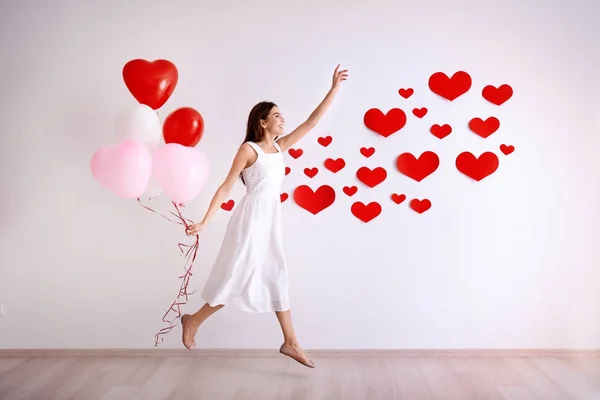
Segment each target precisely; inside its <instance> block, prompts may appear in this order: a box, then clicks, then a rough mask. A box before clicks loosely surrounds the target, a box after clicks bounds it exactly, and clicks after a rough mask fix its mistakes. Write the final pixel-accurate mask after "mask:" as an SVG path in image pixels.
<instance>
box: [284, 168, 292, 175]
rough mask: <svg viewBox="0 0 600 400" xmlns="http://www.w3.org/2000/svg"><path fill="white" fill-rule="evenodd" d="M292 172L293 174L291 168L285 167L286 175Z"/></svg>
mask: <svg viewBox="0 0 600 400" xmlns="http://www.w3.org/2000/svg"><path fill="white" fill-rule="evenodd" d="M290 172H292V170H291V169H290V167H285V174H286V175H287V174H289V173H290Z"/></svg>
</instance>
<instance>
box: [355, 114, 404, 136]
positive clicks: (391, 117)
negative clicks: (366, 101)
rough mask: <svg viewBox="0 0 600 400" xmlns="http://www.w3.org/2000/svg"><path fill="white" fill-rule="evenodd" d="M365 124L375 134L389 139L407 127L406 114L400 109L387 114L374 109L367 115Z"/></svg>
mask: <svg viewBox="0 0 600 400" xmlns="http://www.w3.org/2000/svg"><path fill="white" fill-rule="evenodd" d="M364 123H365V126H366V127H367V128H369V129H370V130H372V131H373V132H375V133H378V134H380V135H381V136H383V137H388V136H390V135H391V134H393V133H395V132H398V131H399V130H400V129H402V128H403V127H404V125H406V114H405V113H404V111H402V110H401V109H399V108H392V109H391V110H389V111H388V112H387V114H383V112H381V110H379V109H377V108H372V109H370V110H369V111H367V112H366V113H365V116H364Z"/></svg>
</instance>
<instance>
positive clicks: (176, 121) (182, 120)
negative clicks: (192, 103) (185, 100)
mask: <svg viewBox="0 0 600 400" xmlns="http://www.w3.org/2000/svg"><path fill="white" fill-rule="evenodd" d="M203 133H204V119H202V115H200V113H199V112H198V111H196V110H194V109H193V108H191V107H182V108H178V109H177V110H174V111H173V112H171V113H170V114H169V115H168V116H167V118H165V122H164V123H163V138H164V140H165V143H178V144H180V145H182V146H187V147H195V146H196V145H197V144H198V143H199V142H200V139H202V135H203Z"/></svg>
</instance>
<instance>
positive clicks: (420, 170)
mask: <svg viewBox="0 0 600 400" xmlns="http://www.w3.org/2000/svg"><path fill="white" fill-rule="evenodd" d="M396 165H397V167H398V171H400V172H401V173H403V174H404V175H406V176H408V177H409V178H412V179H414V180H415V181H417V182H421V181H422V180H423V179H425V178H427V177H428V176H429V175H431V174H433V173H434V172H435V171H436V170H437V169H438V167H439V165H440V158H439V157H438V155H437V154H435V153H434V152H433V151H426V152H424V153H423V154H421V155H420V156H419V158H418V159H417V158H416V157H415V156H413V155H412V154H411V153H402V154H400V155H399V156H398V160H397V162H396Z"/></svg>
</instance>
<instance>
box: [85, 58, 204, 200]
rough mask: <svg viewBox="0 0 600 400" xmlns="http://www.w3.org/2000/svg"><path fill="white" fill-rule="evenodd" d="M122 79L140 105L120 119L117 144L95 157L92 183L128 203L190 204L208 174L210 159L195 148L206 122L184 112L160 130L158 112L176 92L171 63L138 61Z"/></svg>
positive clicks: (196, 114)
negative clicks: (164, 198)
mask: <svg viewBox="0 0 600 400" xmlns="http://www.w3.org/2000/svg"><path fill="white" fill-rule="evenodd" d="M122 74H123V80H124V81H125V85H126V86H127V88H128V89H129V92H130V93H131V94H132V95H133V97H134V98H135V99H136V100H137V101H138V104H135V105H133V106H130V107H127V108H125V109H123V110H121V111H120V112H119V113H118V115H117V118H116V121H115V135H116V139H117V141H118V142H117V144H115V145H109V146H104V147H101V148H100V149H98V150H97V151H96V152H95V153H94V155H93V156H92V160H91V169H92V174H93V175H94V178H95V179H96V180H97V181H98V182H99V183H100V184H101V185H102V186H103V187H104V188H106V189H108V190H110V191H111V192H113V193H115V194H117V195H118V196H121V197H124V198H128V199H135V198H138V199H139V198H140V197H154V196H157V195H159V194H161V193H164V194H165V195H166V196H167V197H168V198H169V199H170V200H171V201H173V202H174V203H176V204H184V203H186V202H189V201H191V200H192V199H194V198H195V197H196V196H197V195H198V193H199V192H200V190H202V188H203V187H204V185H205V184H206V181H207V180H208V175H209V172H210V165H209V162H208V158H207V157H206V155H205V154H204V153H203V152H202V151H200V150H199V149H197V148H196V145H197V144H198V143H199V142H200V139H201V138H202V135H203V133H204V120H203V118H202V115H200V113H199V112H198V111H196V110H194V109H193V108H191V107H182V108H178V109H176V110H174V111H173V112H171V113H170V114H169V115H168V116H167V117H166V118H165V121H164V123H163V124H161V122H160V120H159V117H158V114H157V111H156V110H157V109H159V108H160V107H162V106H163V105H164V104H165V103H166V101H167V100H168V99H169V97H171V94H172V93H173V91H174V90H175V87H176V86H177V81H178V77H179V73H178V71H177V68H176V67H175V65H174V64H173V63H172V62H170V61H168V60H155V61H146V60H142V59H135V60H131V61H129V62H127V63H126V64H125V66H124V67H123V71H122Z"/></svg>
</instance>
